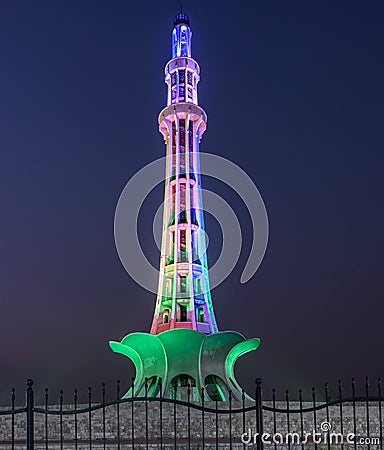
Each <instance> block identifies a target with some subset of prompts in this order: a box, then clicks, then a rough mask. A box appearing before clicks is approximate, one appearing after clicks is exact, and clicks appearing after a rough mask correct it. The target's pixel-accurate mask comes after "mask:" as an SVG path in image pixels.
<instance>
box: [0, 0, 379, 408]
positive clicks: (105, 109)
mask: <svg viewBox="0 0 384 450" xmlns="http://www.w3.org/2000/svg"><path fill="white" fill-rule="evenodd" d="M178 9H179V3H178V2H176V1H166V2H155V1H153V0H147V1H145V2H130V1H121V0H114V1H110V2H105V1H97V0H96V1H95V0H92V1H86V0H76V1H74V0H65V1H60V0H58V1H54V2H52V1H48V0H46V1H42V0H36V1H33V2H31V1H29V0H28V1H27V0H24V1H23V0H17V1H11V0H5V1H3V2H2V7H1V13H0V54H1V63H0V205H1V216H0V304H1V309H0V342H1V346H0V403H1V404H7V403H8V398H9V389H10V388H11V387H16V388H17V390H18V392H19V396H21V397H22V395H23V394H22V390H23V389H24V381H25V379H26V378H28V377H32V378H34V379H35V383H36V388H37V389H38V390H42V389H43V388H44V387H45V386H48V387H49V388H50V389H51V390H52V392H53V393H56V392H57V390H58V389H60V388H64V389H65V391H66V392H68V396H69V392H70V391H71V390H72V389H73V388H74V387H78V388H79V389H80V390H85V389H86V387H87V386H94V387H95V388H96V387H98V386H99V385H100V384H101V382H103V381H105V382H106V383H107V386H110V385H112V384H113V383H114V381H115V380H116V379H117V378H120V379H121V380H122V384H123V387H126V386H128V384H129V380H130V377H131V376H132V375H133V366H132V365H131V364H130V362H129V361H128V360H126V359H124V357H123V356H120V355H116V354H113V353H112V351H111V350H110V349H109V347H108V340H117V339H120V338H121V337H123V336H124V335H125V334H128V333H130V332H132V331H149V327H150V324H151V319H152V314H153V310H154V304H155V296H154V295H153V294H151V293H149V292H146V291H145V290H143V289H142V288H141V287H139V286H138V285H137V284H136V283H135V282H134V281H133V280H132V279H131V278H130V277H129V276H128V275H127V274H126V272H125V271H124V269H123V267H122V265H121V264H120V261H119V259H118V256H117V253H116V250H115V245H114V238H113V218H114V210H115V207H116V203H117V200H118V198H119V195H120V193H121V191H122V189H123V187H124V186H125V184H126V183H127V181H128V180H129V179H130V178H131V177H132V176H133V175H134V174H135V173H136V172H137V171H138V170H139V169H140V168H142V167H143V166H145V165H146V164H148V163H149V162H151V161H153V160H154V159H157V158H159V157H161V156H163V155H164V154H165V147H164V144H163V138H162V136H161V135H160V133H159V132H158V130H157V115H158V113H159V112H160V110H161V109H162V108H163V107H164V106H165V104H166V86H165V84H164V79H163V73H164V72H163V69H164V65H165V64H166V62H167V61H168V59H169V58H170V53H171V46H170V42H171V39H170V38H171V27H172V19H173V16H174V15H175V14H176V12H177V11H178ZM184 10H185V11H186V12H187V13H188V14H189V16H190V19H191V26H192V30H193V47H192V49H193V56H194V58H195V59H196V60H197V61H198V63H199V64H200V67H201V82H200V84H199V102H200V105H201V106H202V107H203V108H204V109H205V110H206V111H207V113H208V129H207V132H206V133H205V135H204V138H203V140H202V144H201V150H202V151H205V152H210V153H215V154H218V155H221V156H223V157H225V158H228V159H231V160H232V161H233V162H235V163H236V164H238V165H239V166H240V167H242V168H243V169H245V170H246V171H247V173H248V174H249V175H250V177H251V178H252V179H253V181H254V182H255V184H256V185H257V186H258V188H259V190H260V192H261V194H262V196H263V198H264V202H265V204H266V207H267V211H268V215H269V221H270V241H269V246H268V249H267V253H266V256H265V259H264V261H263V263H262V265H261V268H260V269H259V271H258V272H257V273H256V275H255V276H254V277H253V279H252V280H251V281H250V282H248V283H247V284H245V285H242V284H240V274H241V272H242V269H243V267H244V264H245V261H246V259H247V255H248V252H249V249H250V245H251V242H252V234H251V222H250V218H249V216H248V213H247V211H246V208H245V207H244V205H243V204H242V202H241V200H240V199H239V197H238V196H237V195H236V194H235V193H234V192H233V191H232V190H231V189H230V188H228V187H226V186H225V185H223V184H221V183H219V182H215V181H213V180H212V179H208V178H206V179H203V186H204V188H207V189H211V190H214V191H215V192H216V193H218V194H220V195H221V196H223V197H224V198H225V199H226V200H227V201H228V202H229V203H230V204H231V205H232V207H233V209H234V210H235V211H236V214H237V215H238V218H239V221H240V223H241V226H242V231H243V239H244V247H243V252H242V255H241V258H240V260H239V262H238V264H237V266H236V268H235V270H234V271H233V273H232V274H231V276H230V277H229V278H228V279H227V280H226V281H225V282H224V283H223V284H222V285H221V286H219V287H217V288H216V289H215V290H214V291H213V293H212V295H213V302H214V307H215V312H216V317H217V320H218V325H219V328H220V329H221V330H232V329H233V330H237V331H239V332H241V333H243V334H244V335H245V336H247V337H260V338H261V339H262V343H261V346H260V348H259V349H258V350H257V352H254V353H251V354H249V355H247V356H245V357H243V358H242V359H241V360H240V361H239V362H238V364H237V377H238V380H239V381H240V383H241V384H242V385H243V386H244V387H247V388H248V389H249V391H250V392H251V393H252V390H253V381H254V379H255V378H256V377H259V376H260V377H262V378H263V380H264V384H265V386H266V388H270V387H272V386H276V387H277V388H278V389H279V390H280V392H281V391H282V389H285V388H286V387H288V388H292V389H293V390H295V389H297V388H299V387H303V388H304V389H305V391H304V392H305V393H308V392H309V389H310V388H311V387H312V385H315V386H322V384H323V383H324V382H325V381H329V382H330V384H334V383H335V382H336V381H337V380H338V379H339V378H343V379H344V380H345V382H346V383H347V384H349V379H350V378H351V377H352V376H355V377H356V378H357V379H358V380H361V381H363V378H364V377H365V376H366V375H369V376H371V377H377V376H383V375H384V360H383V358H382V347H383V338H384V331H383V330H384V326H383V318H384V302H383V299H384V295H383V290H384V289H383V253H384V237H383V230H384V212H383V200H382V199H383V194H384V191H383V165H384V132H383V123H384V108H383V105H384V89H383V80H384V60H383V43H384V39H383V37H384V36H383V33H384V30H383V26H382V23H383V19H384V17H383V16H384V4H383V2H380V1H369V0H368V1H367V2H363V3H362V2H358V1H353V0H352V1H344V0H338V1H334V0H333V1H331V0H325V1H321V2H313V1H310V2H308V1H304V0H301V1H300V0H298V1H295V0H294V1H291V2H287V1H282V0H275V1H248V0H244V1H243V2H241V3H236V2H233V1H227V0H222V1H220V2H215V1H211V2H206V1H202V0H196V1H194V2H191V1H185V4H184ZM162 195H163V190H162V186H160V187H159V188H157V189H155V190H154V192H153V193H152V194H151V196H150V198H149V199H148V201H147V202H146V203H145V205H144V208H143V211H142V214H141V216H140V221H139V225H140V237H141V238H142V240H143V244H144V247H145V250H146V253H147V255H148V258H149V259H150V260H151V261H152V263H153V264H154V265H155V266H157V265H158V263H159V253H158V250H157V248H156V246H155V243H154V242H153V239H152V234H150V233H151V229H152V216H153V214H154V212H155V211H156V210H157V207H158V206H159V204H160V202H161V201H162ZM206 229H207V230H206V231H207V233H208V235H209V237H210V246H209V250H208V255H209V262H210V264H211V265H212V264H213V262H214V261H215V259H216V258H217V256H218V254H219V250H220V246H221V233H220V227H219V226H218V223H217V222H216V221H215V220H214V219H212V218H211V217H207V218H206Z"/></svg>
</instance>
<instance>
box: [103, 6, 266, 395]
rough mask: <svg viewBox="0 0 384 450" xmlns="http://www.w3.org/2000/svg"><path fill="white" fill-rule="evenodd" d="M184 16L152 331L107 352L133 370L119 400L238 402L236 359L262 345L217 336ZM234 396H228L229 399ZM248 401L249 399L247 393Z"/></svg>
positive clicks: (200, 119) (176, 28) (174, 66)
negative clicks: (162, 398) (120, 357)
mask: <svg viewBox="0 0 384 450" xmlns="http://www.w3.org/2000/svg"><path fill="white" fill-rule="evenodd" d="M191 38H192V32H191V28H190V24H189V19H188V17H187V16H186V15H185V14H183V13H179V14H177V16H176V17H175V19H174V22H173V30H172V59H171V60H170V61H169V62H168V64H167V65H166V67H165V82H166V83H167V85H168V102H167V103H168V105H167V106H166V108H164V109H163V110H162V111H161V113H160V116H159V128H160V131H161V133H162V134H163V136H164V140H165V143H166V151H167V158H166V160H167V163H166V177H165V195H164V198H165V201H164V212H163V235H162V244H161V257H160V273H159V284H158V293H157V300H156V306H155V313H154V317H153V322H152V327H151V333H142V332H134V333H130V334H128V335H127V336H125V337H124V338H123V339H122V340H121V341H120V342H117V341H110V342H109V345H110V347H111V349H112V350H113V351H114V352H116V353H120V354H122V355H124V356H126V357H128V358H129V359H130V360H131V361H132V362H133V364H134V366H135V369H136V377H135V382H134V386H133V387H132V388H131V389H130V390H129V391H128V392H127V393H126V394H125V396H124V397H130V396H143V395H145V394H148V395H150V396H158V395H162V396H166V397H172V398H184V399H186V395H187V392H188V393H189V394H190V397H189V398H190V399H192V400H199V399H201V398H202V396H203V398H204V400H219V401H227V400H228V399H229V398H230V395H231V398H232V399H233V400H241V399H242V398H243V397H242V390H241V387H240V386H239V384H238V383H237V382H236V379H235V375H234V367H235V363H236V361H237V359H238V358H239V357H240V356H242V355H244V354H245V353H248V352H249V351H251V350H256V349H257V348H258V346H259V344H260V340H259V339H258V338H253V339H249V340H246V339H245V338H244V336H242V335H241V334H240V333H238V332H236V331H220V332H219V331H218V329H217V325H216V319H215V315H214V312H213V307H212V300H211V293H210V287H209V278H208V265H207V257H206V253H205V248H206V243H205V233H204V217H203V205H202V198H201V184H200V168H199V143H200V140H201V137H202V135H203V133H204V131H205V129H206V123H207V116H206V114H205V112H204V110H203V109H202V108H201V107H200V106H198V101H197V84H198V82H199V79H200V69H199V66H198V64H197V62H196V61H195V60H194V59H192V57H191ZM230 393H231V394H230ZM245 398H246V399H250V397H248V396H247V395H245Z"/></svg>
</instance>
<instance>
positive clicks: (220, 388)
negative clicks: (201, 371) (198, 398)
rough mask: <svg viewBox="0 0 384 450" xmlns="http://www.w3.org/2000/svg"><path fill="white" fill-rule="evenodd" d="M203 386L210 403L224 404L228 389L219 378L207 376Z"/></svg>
mask: <svg viewBox="0 0 384 450" xmlns="http://www.w3.org/2000/svg"><path fill="white" fill-rule="evenodd" d="M204 384H205V392H206V393H207V395H208V397H209V398H210V399H211V400H212V401H218V402H225V401H226V400H228V396H229V390H228V387H227V385H226V384H225V382H224V381H223V380H222V379H221V378H220V377H219V376H217V375H208V376H207V377H206V378H205V383H204Z"/></svg>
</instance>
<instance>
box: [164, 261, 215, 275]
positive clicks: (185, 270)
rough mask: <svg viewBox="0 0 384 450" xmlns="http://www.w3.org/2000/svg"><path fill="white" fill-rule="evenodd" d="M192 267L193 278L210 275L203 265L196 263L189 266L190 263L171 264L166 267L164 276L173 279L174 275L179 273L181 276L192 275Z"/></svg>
mask: <svg viewBox="0 0 384 450" xmlns="http://www.w3.org/2000/svg"><path fill="white" fill-rule="evenodd" d="M190 267H191V269H192V273H193V276H196V277H199V276H200V275H202V274H204V275H207V274H208V270H207V269H206V268H205V267H204V266H202V265H201V264H195V263H192V264H189V263H188V262H186V263H182V262H179V263H177V264H175V263H173V264H169V265H168V266H165V268H164V274H165V275H166V276H168V277H172V276H173V274H174V273H178V274H180V275H188V274H189V273H190V272H189V269H190Z"/></svg>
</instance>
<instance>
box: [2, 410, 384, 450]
mask: <svg viewBox="0 0 384 450" xmlns="http://www.w3.org/2000/svg"><path fill="white" fill-rule="evenodd" d="M263 404H264V405H265V406H271V405H270V404H269V403H268V402H264V403H263ZM205 406H206V407H207V408H214V407H215V404H214V403H206V404H205ZM248 406H253V405H248ZM303 406H304V408H305V407H307V408H310V407H311V406H312V404H310V403H304V404H303ZM81 407H84V408H86V407H87V405H80V406H78V408H81ZM219 407H220V408H223V409H226V408H227V407H228V404H222V405H220V403H219ZM233 407H234V408H241V404H234V405H233ZM277 407H281V408H285V403H278V404H277ZM71 408H73V405H72V406H71V405H67V406H65V407H64V408H63V409H64V410H69V409H71ZM290 408H292V409H295V408H298V404H297V403H294V402H292V403H291V405H290ZM2 409H3V410H4V409H5V408H2ZM146 409H147V411H148V416H147V420H146ZM48 410H51V411H52V410H58V407H57V406H51V407H49V409H48ZM175 411H176V420H175V419H174V417H175V416H174V413H175ZM133 412H134V435H135V448H136V449H140V448H142V449H144V448H146V431H147V430H148V437H149V446H148V448H149V449H160V434H161V430H160V407H159V403H158V402H148V403H147V405H145V403H143V402H140V403H138V402H137V403H135V405H134V411H133ZM104 414H105V437H106V439H107V445H106V448H108V449H112V448H118V445H117V440H118V433H119V434H120V443H121V445H120V448H121V449H128V448H132V447H131V437H132V434H131V430H132V405H130V404H127V403H125V404H121V405H119V418H120V427H119V430H118V426H117V424H118V421H117V414H118V412H117V407H116V405H114V406H108V407H106V408H105V411H104ZM189 414H190V429H189V432H190V437H191V447H190V448H191V449H200V448H203V445H202V435H203V432H204V436H205V447H204V448H206V449H214V448H216V429H217V430H218V441H219V448H220V449H229V448H230V438H231V439H232V448H233V449H240V448H244V447H243V444H242V442H241V435H242V434H243V428H244V429H245V431H246V433H247V436H246V438H248V436H250V435H251V434H253V433H255V432H256V429H255V424H256V414H255V411H250V412H246V413H245V414H244V416H243V413H233V414H232V415H231V417H230V415H229V414H223V413H221V414H218V415H217V416H216V414H215V413H211V412H205V413H204V421H203V415H202V412H201V411H198V410H195V409H193V408H190V410H189ZM342 414H343V422H342V425H343V430H341V420H340V405H338V406H333V407H330V408H329V423H330V424H331V426H332V429H331V433H332V432H335V433H339V432H341V431H343V435H344V437H345V438H346V437H347V434H349V433H353V432H354V419H353V417H354V416H353V407H352V405H351V404H347V405H343V408H342ZM355 416H356V434H357V436H359V439H360V438H365V437H367V436H368V431H367V411H366V404H365V403H358V404H356V411H355ZM216 417H217V423H216ZM275 417H276V432H277V433H281V434H282V437H283V439H285V434H286V433H287V432H288V417H287V414H285V413H276V416H275ZM76 419H77V438H78V446H77V448H78V450H83V449H84V450H85V449H89V448H90V445H89V438H90V433H89V430H90V427H89V420H90V417H89V413H81V414H77V416H76ZM243 419H244V422H243ZM302 419H303V429H304V432H308V433H312V432H313V430H314V421H315V417H314V413H313V412H308V413H303V415H302ZM14 422H15V428H14V429H15V439H16V441H17V444H16V445H15V447H14V448H15V449H20V450H21V449H25V448H26V446H25V444H24V442H25V436H26V415H25V413H21V414H17V415H15V417H14ZM323 422H328V420H327V415H326V409H322V410H319V411H317V412H316V429H317V431H319V432H320V427H321V424H322V423H323ZM161 423H162V435H163V448H167V449H170V448H174V436H175V435H176V439H177V448H178V449H184V448H185V449H188V448H189V447H188V408H187V407H186V406H181V405H177V406H176V408H175V406H174V405H172V404H167V403H164V404H163V405H162V422H161ZM203 423H204V431H203ZM263 423H264V432H267V433H269V434H271V435H272V434H273V433H274V420H273V413H271V412H268V411H263ZM47 426H48V439H49V442H50V443H49V446H48V448H49V449H52V450H55V449H59V448H60V429H61V427H62V433H63V440H64V442H63V447H62V448H63V449H75V444H74V442H75V416H74V415H67V416H63V417H62V419H61V420H60V417H59V416H57V415H47ZM11 430H12V417H11V416H0V449H1V450H2V449H11V445H10V443H9V441H10V439H11ZM45 430H46V416H45V414H41V413H35V429H34V431H35V441H36V444H35V448H36V449H45V448H46V446H45V436H46V435H45V433H46V431H45ZM249 431H250V434H249ZM289 432H291V433H295V432H297V433H299V434H300V432H301V416H300V414H297V413H291V414H290V415H289ZM369 435H370V436H371V437H379V435H380V424H379V407H378V404H377V403H372V404H371V405H370V406H369ZM300 436H301V434H300ZM323 436H324V435H323ZM91 439H92V448H93V449H99V448H100V449H101V448H103V441H102V439H103V410H102V409H98V410H95V411H93V412H92V413H91ZM278 439H279V437H278ZM308 440H309V441H310V440H311V438H309V439H308ZM7 441H8V442H7ZM323 444H324V442H323V443H322V445H318V447H317V448H318V449H319V450H321V449H326V448H331V449H336V448H341V446H340V445H336V444H335V443H333V444H331V446H330V447H328V446H327V445H326V444H325V445H323ZM245 448H256V447H255V446H254V445H253V442H252V443H251V444H250V445H246V446H245ZM265 448H275V446H274V445H273V443H272V444H265ZM277 448H278V449H279V450H283V449H285V448H287V449H288V445H285V444H284V445H283V444H280V443H279V444H278V445H277ZM290 448H291V449H292V450H294V449H299V448H300V449H301V448H302V446H301V445H300V446H297V445H291V446H290ZM304 448H305V449H314V448H315V446H314V444H313V443H310V442H309V443H306V444H305V446H304ZM354 448H355V446H354V445H344V449H346V450H349V449H351V450H352V449H354ZM356 448H358V449H367V448H368V445H366V444H364V445H361V444H360V443H359V444H358V445H357V447H356ZM370 448H371V449H372V450H375V449H379V448H380V446H379V445H371V446H370Z"/></svg>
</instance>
